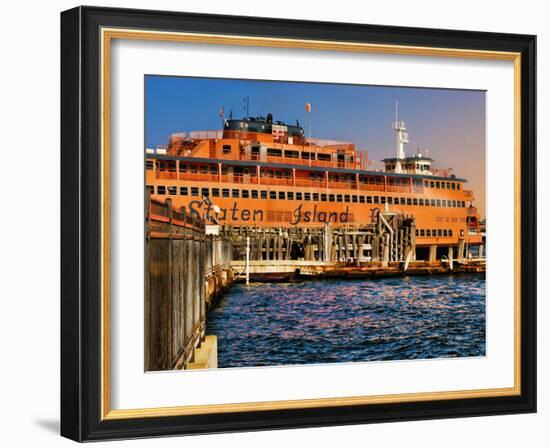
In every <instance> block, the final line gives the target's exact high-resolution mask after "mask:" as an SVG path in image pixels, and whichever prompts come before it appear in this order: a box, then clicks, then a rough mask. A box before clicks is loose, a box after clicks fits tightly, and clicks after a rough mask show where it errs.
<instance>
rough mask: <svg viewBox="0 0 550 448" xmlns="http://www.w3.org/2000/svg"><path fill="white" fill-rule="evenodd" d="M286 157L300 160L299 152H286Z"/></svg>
mask: <svg viewBox="0 0 550 448" xmlns="http://www.w3.org/2000/svg"><path fill="white" fill-rule="evenodd" d="M285 157H290V158H291V159H297V158H298V151H289V150H287V151H285Z"/></svg>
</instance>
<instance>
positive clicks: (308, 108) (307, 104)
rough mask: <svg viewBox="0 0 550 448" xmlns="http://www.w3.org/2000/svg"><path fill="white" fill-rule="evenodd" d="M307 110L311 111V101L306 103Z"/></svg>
mask: <svg viewBox="0 0 550 448" xmlns="http://www.w3.org/2000/svg"><path fill="white" fill-rule="evenodd" d="M306 112H308V113H309V112H311V103H310V102H309V101H308V102H307V103H306Z"/></svg>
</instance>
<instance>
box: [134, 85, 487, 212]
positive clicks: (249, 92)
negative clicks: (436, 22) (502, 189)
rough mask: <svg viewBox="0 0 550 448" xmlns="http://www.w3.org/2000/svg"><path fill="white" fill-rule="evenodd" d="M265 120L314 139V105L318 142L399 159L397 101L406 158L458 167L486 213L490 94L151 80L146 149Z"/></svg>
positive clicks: (374, 156)
mask: <svg viewBox="0 0 550 448" xmlns="http://www.w3.org/2000/svg"><path fill="white" fill-rule="evenodd" d="M246 96H248V97H249V98H250V109H249V110H250V115H252V116H256V115H263V116H265V115H267V113H269V112H271V113H272V114H273V117H274V119H275V120H280V121H284V122H286V123H288V124H295V123H296V120H298V121H299V122H300V124H301V125H302V126H303V127H304V129H305V132H306V135H307V134H308V133H309V128H308V121H307V113H306V111H305V107H304V106H305V103H306V102H308V101H310V102H311V105H312V112H311V122H312V130H311V133H312V136H313V137H317V138H326V139H335V140H346V141H351V142H354V143H355V144H356V145H357V147H358V148H359V149H368V151H369V158H370V159H373V160H380V159H382V158H384V157H388V156H390V157H393V156H394V155H395V134H394V132H393V131H392V129H391V122H392V121H393V120H394V117H395V102H396V101H398V102H399V118H400V119H402V120H404V121H405V122H406V123H407V129H408V131H409V138H410V143H409V144H408V145H407V146H406V147H405V151H406V153H407V155H412V154H413V153H414V152H415V151H416V149H417V148H421V149H422V150H426V149H428V150H429V156H430V157H432V158H434V159H435V166H437V167H440V168H448V167H452V168H454V170H455V174H456V175H457V176H458V177H465V178H467V179H469V181H470V188H473V189H474V191H475V193H476V197H477V203H478V205H479V206H480V208H481V209H482V212H483V210H484V194H485V92H482V91H465V90H450V89H426V88H409V87H406V88H403V87H385V86H364V85H343V84H322V83H297V82H281V81H251V80H234V79H210V78H186V77H165V76H146V78H145V98H146V103H145V105H146V112H145V129H146V135H145V139H146V146H147V147H156V146H157V145H159V144H166V143H167V142H168V137H169V135H170V134H172V133H174V132H186V131H194V130H215V129H221V125H222V123H221V118H220V116H219V109H220V108H221V107H223V108H224V110H225V116H226V118H227V117H228V116H229V113H230V112H231V111H232V112H233V117H234V118H240V117H242V116H244V115H245V110H244V101H243V99H244V98H245V97H246Z"/></svg>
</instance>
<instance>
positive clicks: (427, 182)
mask: <svg viewBox="0 0 550 448" xmlns="http://www.w3.org/2000/svg"><path fill="white" fill-rule="evenodd" d="M424 186H425V187H426V188H429V187H430V182H429V181H427V180H425V181H424Z"/></svg>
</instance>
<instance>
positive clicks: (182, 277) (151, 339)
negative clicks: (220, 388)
mask: <svg viewBox="0 0 550 448" xmlns="http://www.w3.org/2000/svg"><path fill="white" fill-rule="evenodd" d="M147 203H148V206H147V214H146V244H145V247H146V251H145V256H146V288H145V289H146V340H147V341H148V343H147V345H146V346H147V349H146V368H147V370H172V369H193V368H211V367H216V366H217V340H216V337H215V336H207V335H206V334H205V333H206V331H205V330H206V313H207V311H208V309H209V307H210V306H211V305H212V304H213V302H214V300H215V299H216V297H218V296H219V295H220V294H222V293H223V291H224V290H226V289H227V288H229V287H230V285H231V283H232V282H233V271H232V269H231V267H230V261H231V242H230V241H229V240H227V239H224V238H222V237H221V236H219V235H216V234H213V233H209V232H207V231H206V226H205V223H204V221H202V220H200V219H198V218H197V217H196V216H193V215H192V214H186V213H185V209H184V208H181V209H178V210H176V209H174V208H173V207H172V203H171V201H170V199H167V200H166V201H164V202H162V201H157V200H151V199H148V201H147Z"/></svg>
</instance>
